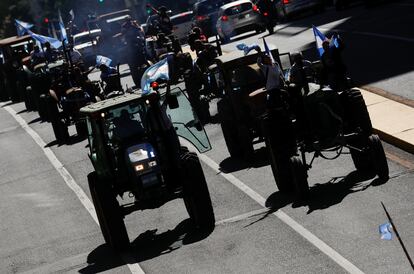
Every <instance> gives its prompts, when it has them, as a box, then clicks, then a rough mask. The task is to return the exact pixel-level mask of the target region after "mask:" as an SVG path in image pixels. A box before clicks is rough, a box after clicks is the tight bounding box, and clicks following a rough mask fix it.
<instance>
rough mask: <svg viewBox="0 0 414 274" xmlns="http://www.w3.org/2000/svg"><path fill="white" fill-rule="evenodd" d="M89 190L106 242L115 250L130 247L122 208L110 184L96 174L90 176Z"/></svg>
mask: <svg viewBox="0 0 414 274" xmlns="http://www.w3.org/2000/svg"><path fill="white" fill-rule="evenodd" d="M88 183H89V190H90V192H91V196H92V202H93V205H94V207H95V211H96V215H97V217H98V221H99V226H100V227H101V231H102V234H103V237H104V239H105V242H106V243H107V244H108V245H109V246H110V247H112V248H113V249H115V250H125V249H126V248H128V246H129V238H128V233H127V231H126V227H125V223H124V220H123V216H122V214H121V213H122V212H121V208H120V206H119V203H118V201H117V200H116V196H115V195H114V193H113V192H112V190H111V188H110V186H109V184H108V182H103V181H100V180H99V178H98V175H97V174H96V172H92V173H89V174H88Z"/></svg>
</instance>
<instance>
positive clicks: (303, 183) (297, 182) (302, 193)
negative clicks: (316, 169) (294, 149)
mask: <svg viewBox="0 0 414 274" xmlns="http://www.w3.org/2000/svg"><path fill="white" fill-rule="evenodd" d="M290 168H291V169H290V170H291V173H292V178H293V184H294V186H295V192H296V195H297V196H298V198H299V199H300V200H307V199H308V198H309V185H308V178H307V177H308V175H307V173H306V167H305V165H304V164H303V163H302V160H301V159H300V158H299V157H298V156H292V157H290Z"/></svg>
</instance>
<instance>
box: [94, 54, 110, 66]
mask: <svg viewBox="0 0 414 274" xmlns="http://www.w3.org/2000/svg"><path fill="white" fill-rule="evenodd" d="M111 63H112V60H111V59H109V58H108V57H105V56H102V55H97V56H96V66H97V67H99V66H100V65H106V66H107V67H109V66H110V65H111Z"/></svg>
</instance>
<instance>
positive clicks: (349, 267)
mask: <svg viewBox="0 0 414 274" xmlns="http://www.w3.org/2000/svg"><path fill="white" fill-rule="evenodd" d="M198 155H199V157H200V160H201V161H203V162H204V163H205V164H206V165H208V166H209V167H210V168H212V169H213V170H214V171H215V172H217V173H218V174H220V175H221V176H223V177H224V178H225V179H226V180H227V181H229V182H230V183H232V184H233V185H234V186H235V187H237V188H238V189H240V190H241V191H243V192H244V193H246V194H247V195H248V196H250V198H252V199H253V200H255V201H256V202H257V203H259V204H260V205H261V206H262V207H266V205H265V202H266V200H265V198H263V197H262V196H261V195H260V194H259V193H257V192H256V191H254V190H253V189H251V188H250V187H249V186H247V185H246V184H244V183H243V182H242V181H240V180H239V179H237V178H236V177H234V176H233V175H232V174H225V173H222V172H221V171H220V169H219V165H218V164H217V163H216V162H214V161H213V160H212V159H211V158H209V157H208V156H206V155H204V154H198ZM273 215H275V216H276V217H277V218H279V219H280V220H281V221H282V222H284V223H285V224H287V225H288V226H290V227H291V228H292V229H293V230H295V231H296V232H297V233H299V234H300V235H301V236H302V237H304V238H305V239H306V240H308V241H309V242H310V243H311V244H313V245H314V246H315V247H317V248H318V249H319V250H320V251H322V252H323V253H325V254H326V255H327V256H328V257H330V258H331V259H332V260H333V261H335V262H336V263H337V264H338V265H340V266H341V267H342V268H343V269H345V270H346V271H348V272H349V273H358V274H361V273H364V272H362V270H360V269H359V268H358V267H356V266H355V265H354V264H352V263H351V262H350V261H348V260H347V259H346V258H344V257H343V256H342V255H341V254H339V253H338V252H337V251H335V250H334V249H333V248H332V247H330V246H328V245H327V244H326V243H325V242H323V241H322V240H321V239H319V238H318V237H316V236H315V235H314V234H312V233H311V232H310V231H309V230H307V229H306V228H304V227H303V226H302V225H300V224H299V223H298V222H296V221H295V220H293V219H292V218H291V217H289V216H288V215H287V214H286V213H284V212H283V211H282V210H278V211H276V212H274V213H273Z"/></svg>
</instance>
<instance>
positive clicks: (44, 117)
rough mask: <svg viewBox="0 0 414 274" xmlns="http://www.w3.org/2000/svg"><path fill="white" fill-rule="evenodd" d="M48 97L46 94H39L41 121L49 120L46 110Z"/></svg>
mask: <svg viewBox="0 0 414 274" xmlns="http://www.w3.org/2000/svg"><path fill="white" fill-rule="evenodd" d="M47 104H48V98H47V95H46V94H41V95H40V96H39V117H40V119H41V120H42V121H43V122H49V121H50V120H49V117H48V112H47Z"/></svg>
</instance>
